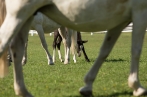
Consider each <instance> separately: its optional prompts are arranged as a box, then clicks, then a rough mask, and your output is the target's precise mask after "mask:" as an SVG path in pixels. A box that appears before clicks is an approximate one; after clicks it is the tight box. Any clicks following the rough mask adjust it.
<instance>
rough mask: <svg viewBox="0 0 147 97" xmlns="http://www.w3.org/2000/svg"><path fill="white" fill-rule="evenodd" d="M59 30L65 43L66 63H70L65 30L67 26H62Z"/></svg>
mask: <svg viewBox="0 0 147 97" xmlns="http://www.w3.org/2000/svg"><path fill="white" fill-rule="evenodd" d="M58 31H59V34H60V35H61V37H62V40H63V44H64V58H65V59H64V64H68V63H69V56H67V55H68V54H67V39H66V37H67V32H66V31H65V27H60V28H59V29H58Z"/></svg>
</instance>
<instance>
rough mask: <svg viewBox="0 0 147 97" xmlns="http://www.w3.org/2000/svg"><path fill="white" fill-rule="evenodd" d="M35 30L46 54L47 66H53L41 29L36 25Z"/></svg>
mask: <svg viewBox="0 0 147 97" xmlns="http://www.w3.org/2000/svg"><path fill="white" fill-rule="evenodd" d="M35 29H36V30H37V32H38V35H39V38H40V40H41V44H42V47H43V48H44V50H45V52H46V55H47V60H48V65H54V63H53V59H52V56H51V54H50V53H49V51H48V46H47V43H46V40H45V37H44V30H43V27H42V26H41V25H36V26H35Z"/></svg>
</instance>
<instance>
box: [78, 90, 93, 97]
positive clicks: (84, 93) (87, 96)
mask: <svg viewBox="0 0 147 97" xmlns="http://www.w3.org/2000/svg"><path fill="white" fill-rule="evenodd" d="M80 94H81V95H82V96H83V97H94V96H93V94H92V91H80Z"/></svg>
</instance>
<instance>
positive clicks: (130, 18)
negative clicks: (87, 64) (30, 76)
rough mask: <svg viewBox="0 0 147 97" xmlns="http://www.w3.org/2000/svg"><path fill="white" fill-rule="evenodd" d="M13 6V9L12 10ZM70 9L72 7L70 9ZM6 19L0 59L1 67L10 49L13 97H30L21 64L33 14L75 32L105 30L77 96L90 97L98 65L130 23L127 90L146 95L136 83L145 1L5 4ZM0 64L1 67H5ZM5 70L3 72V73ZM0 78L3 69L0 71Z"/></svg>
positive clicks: (35, 0) (18, 0)
mask: <svg viewBox="0 0 147 97" xmlns="http://www.w3.org/2000/svg"><path fill="white" fill-rule="evenodd" d="M16 5H17V6H16ZM72 5H74V6H72ZM6 9H7V11H8V12H7V15H6V18H5V20H4V22H3V24H2V26H1V29H0V56H1V60H0V61H1V62H2V63H5V61H6V60H5V54H6V53H5V52H6V51H7V49H8V48H11V53H12V55H13V58H14V60H15V61H14V90H15V93H16V94H17V95H21V96H23V97H26V96H27V97H31V96H32V95H31V93H29V92H28V91H27V89H26V87H25V84H24V81H23V73H22V66H21V65H20V64H21V60H22V56H23V52H22V50H23V49H24V45H25V42H26V41H27V37H28V30H29V27H30V25H31V21H32V19H33V18H32V17H33V15H34V14H36V12H37V11H40V12H42V13H43V14H45V15H46V16H47V17H49V18H50V19H52V20H53V21H55V22H57V23H58V24H59V25H63V26H65V27H68V28H71V29H73V30H76V31H85V32H95V31H103V30H107V33H106V35H105V38H104V42H103V44H102V46H101V49H100V52H99V54H98V57H97V59H96V60H95V62H94V64H93V66H92V67H91V69H90V70H89V71H88V72H87V74H86V76H85V78H84V82H85V86H84V87H82V88H80V90H79V92H80V93H81V94H82V95H84V96H91V95H92V87H93V86H92V85H93V82H94V80H95V78H96V76H97V74H98V71H99V69H100V67H101V66H102V63H103V62H104V60H105V59H106V57H107V56H108V55H109V53H110V52H111V50H112V48H113V46H114V44H115V43H116V40H117V39H118V37H119V36H120V34H121V31H122V30H123V29H124V28H125V27H126V26H127V25H128V24H129V23H130V22H132V23H133V32H132V39H131V41H132V45H131V62H130V64H131V66H130V74H129V77H128V86H129V87H130V88H132V89H133V95H134V96H141V95H144V94H145V95H146V94H147V90H146V89H145V88H144V87H143V86H142V85H141V83H140V80H139V77H138V76H139V59H140V55H141V51H142V45H143V39H144V36H145V30H146V27H147V18H146V17H147V0H33V2H31V1H30V0H15V1H14V2H11V1H10V0H6ZM2 63H1V64H0V65H1V66H2V67H3V66H6V67H7V65H6V64H2ZM5 70H6V71H5ZM0 71H1V72H3V75H1V76H2V77H3V76H4V75H5V73H7V69H4V68H1V70H0Z"/></svg>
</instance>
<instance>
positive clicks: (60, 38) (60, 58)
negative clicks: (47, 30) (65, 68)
mask: <svg viewBox="0 0 147 97" xmlns="http://www.w3.org/2000/svg"><path fill="white" fill-rule="evenodd" d="M61 42H62V37H61V35H60V34H59V36H58V40H57V41H56V44H57V49H58V56H59V60H60V61H61V62H63V59H62V55H61V50H60V47H61Z"/></svg>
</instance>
